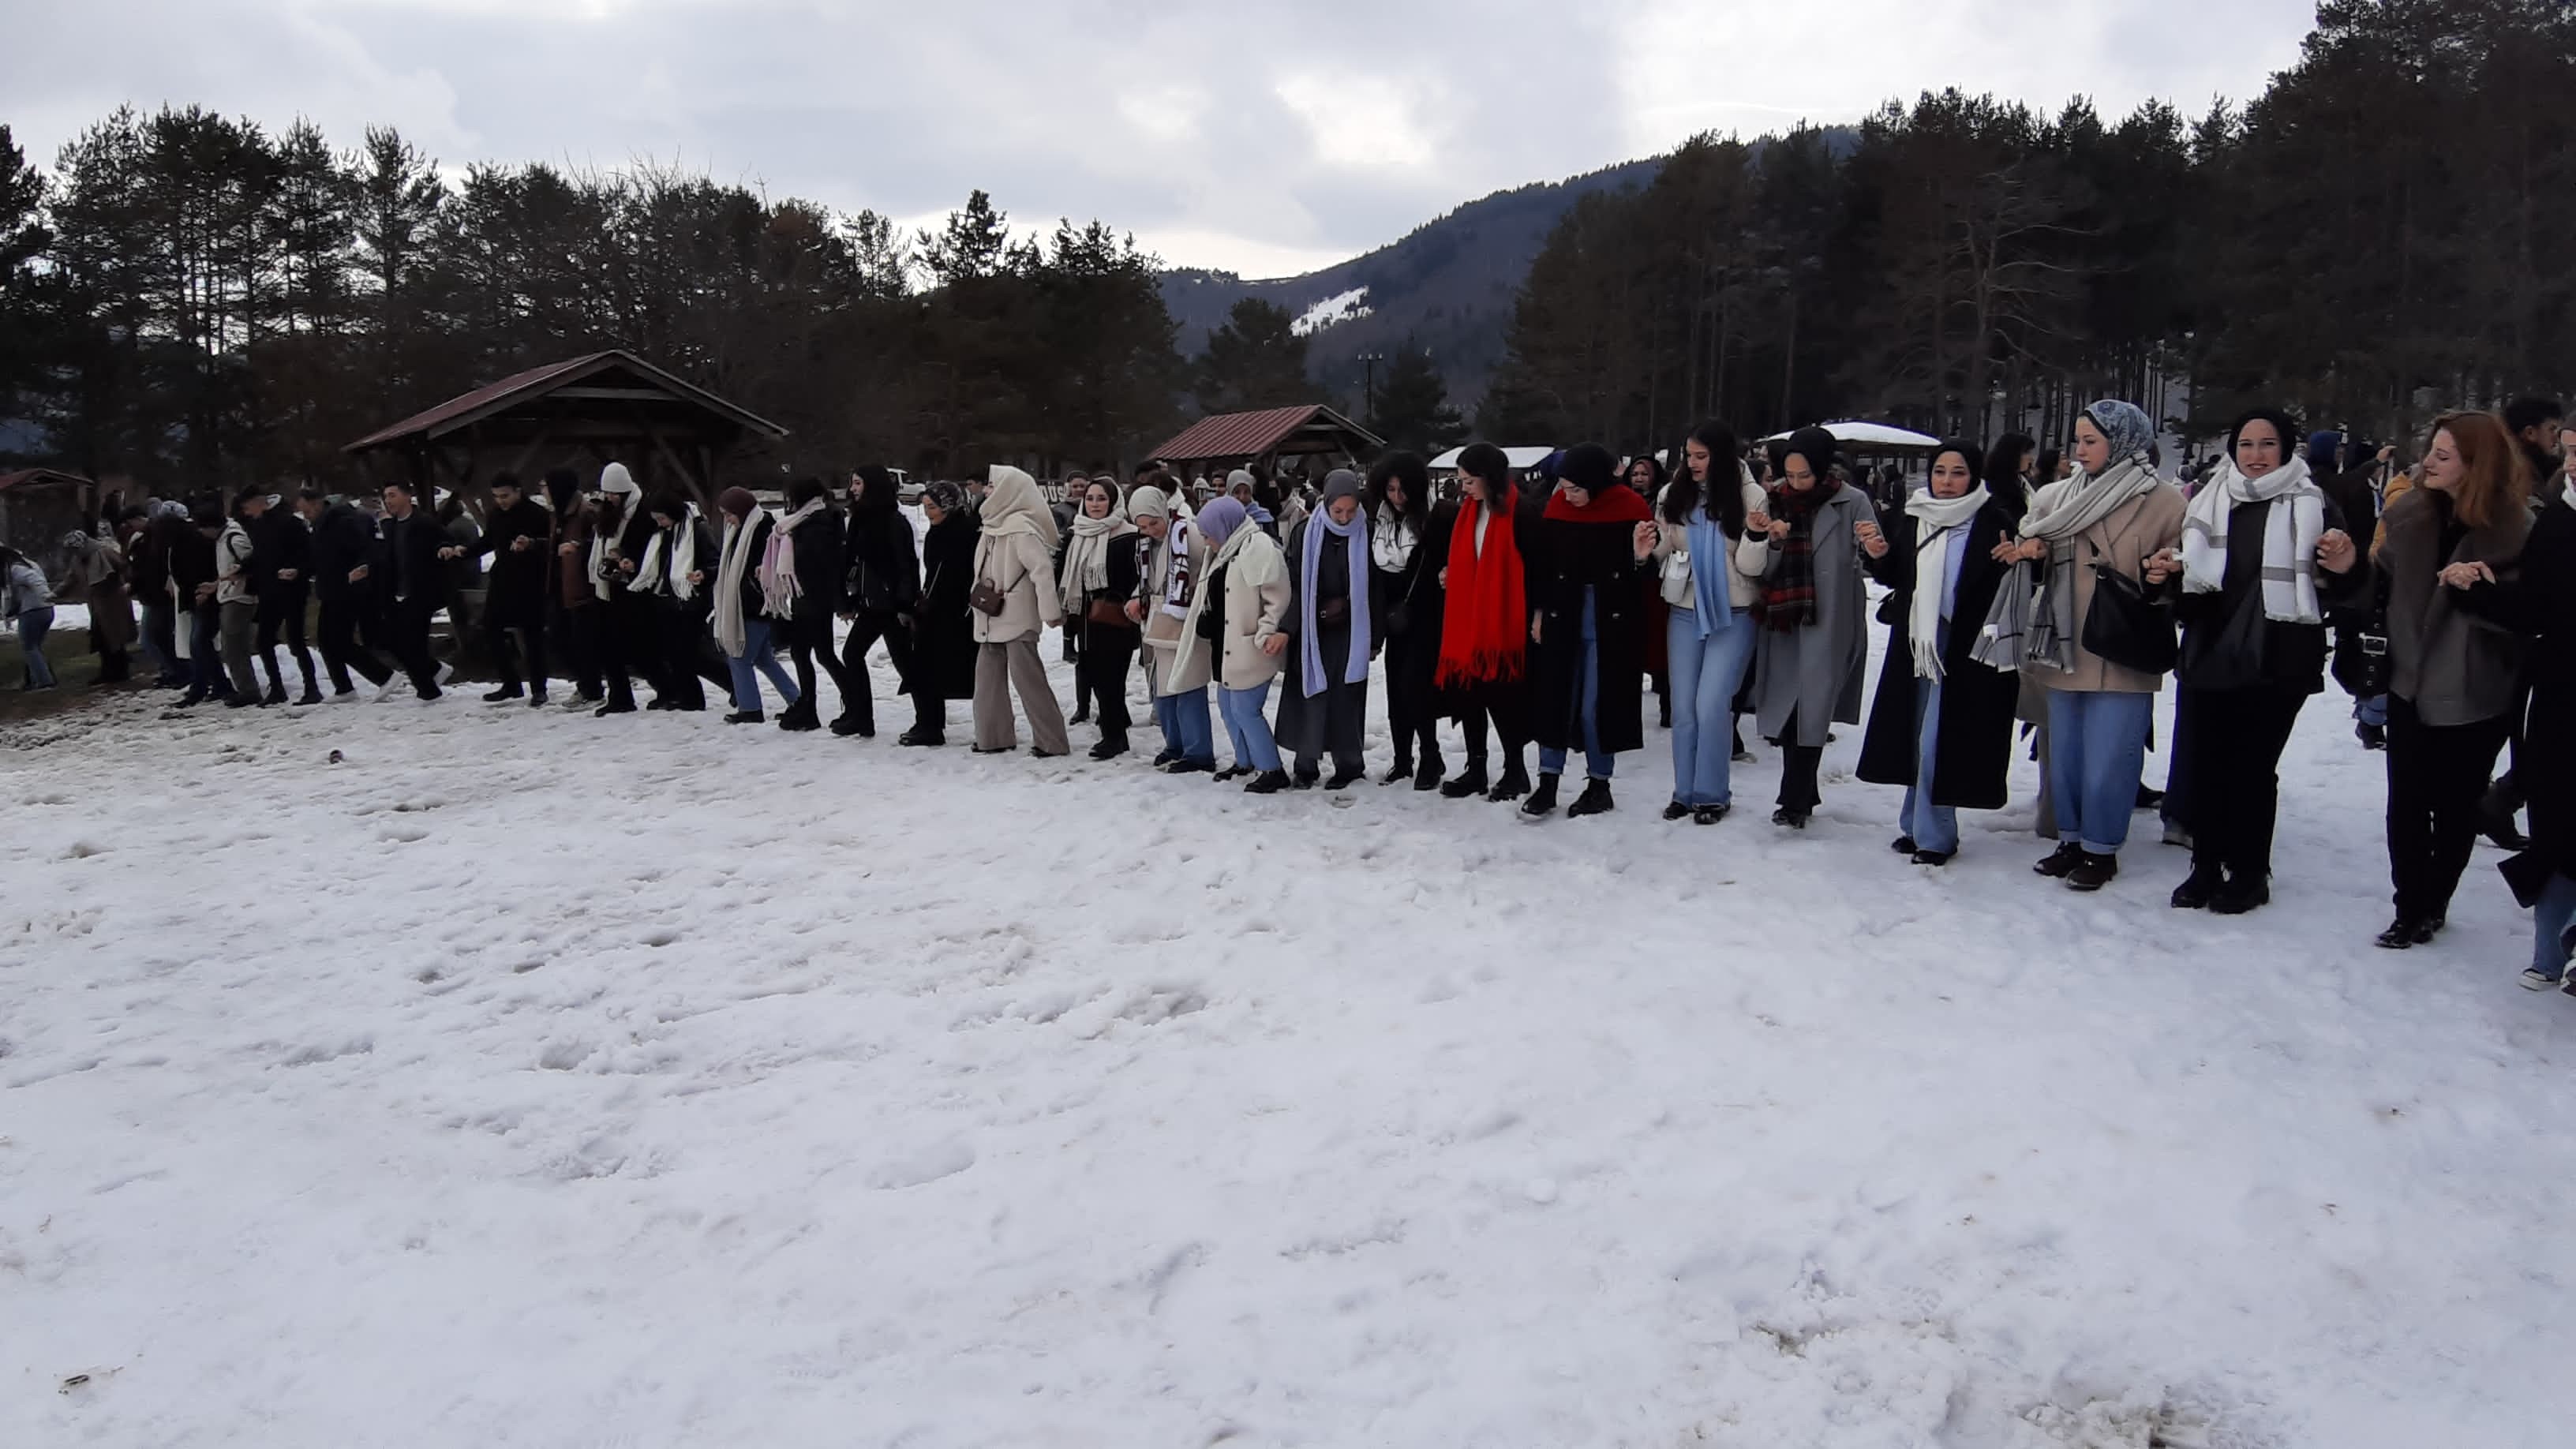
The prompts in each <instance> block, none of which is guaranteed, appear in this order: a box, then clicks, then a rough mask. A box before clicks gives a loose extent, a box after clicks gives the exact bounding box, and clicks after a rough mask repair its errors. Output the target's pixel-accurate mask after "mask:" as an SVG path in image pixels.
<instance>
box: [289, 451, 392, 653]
mask: <svg viewBox="0 0 2576 1449" xmlns="http://www.w3.org/2000/svg"><path fill="white" fill-rule="evenodd" d="M295 511H296V512H298V513H300V514H302V515H304V523H305V527H306V528H307V529H308V530H310V532H309V534H308V535H307V538H308V548H307V550H306V554H305V559H306V567H307V568H308V569H309V570H311V575H312V582H313V596H314V598H315V599H316V600H317V601H319V603H320V604H321V618H320V620H319V621H318V628H317V636H318V637H317V642H318V643H319V644H320V646H321V650H322V667H323V669H324V670H326V671H327V672H328V673H329V674H330V676H331V694H332V697H333V698H345V697H347V696H348V695H350V694H352V693H354V692H355V686H353V685H351V684H350V683H349V671H350V670H352V669H354V670H356V671H358V674H359V676H360V677H361V678H363V679H365V680H366V681H367V682H368V683H369V684H372V685H374V686H375V687H376V688H378V689H382V688H384V687H385V682H386V681H387V680H390V679H392V678H393V677H394V672H393V671H392V670H391V669H388V668H386V667H385V662H384V661H383V660H382V659H379V658H377V657H376V651H375V650H374V648H372V647H370V646H372V645H373V644H374V643H375V640H376V632H377V625H376V622H375V618H374V604H375V594H376V590H375V585H374V583H373V581H372V579H371V577H370V575H371V573H372V569H371V568H370V565H372V564H374V563H375V561H376V530H375V525H373V524H371V523H369V522H368V521H367V516H366V515H365V514H363V513H360V512H359V511H358V510H357V509H356V508H354V507H352V506H351V505H349V504H347V503H334V502H332V501H331V499H330V496H329V495H327V494H325V493H324V492H323V491H322V490H321V489H319V488H307V489H305V490H304V491H303V492H302V493H300V494H298V495H296V499H295ZM361 628H364V629H365V630H366V632H367V643H366V645H361V644H360V643H359V642H358V631H359V630H360V629H361Z"/></svg>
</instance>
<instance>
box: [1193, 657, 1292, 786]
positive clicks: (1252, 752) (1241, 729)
mask: <svg viewBox="0 0 2576 1449" xmlns="http://www.w3.org/2000/svg"><path fill="white" fill-rule="evenodd" d="M1270 684H1271V681H1269V680H1267V679H1265V680H1263V681H1261V687H1260V688H1258V689H1228V688H1226V687H1225V686H1224V685H1221V684H1220V685H1218V686H1217V690H1216V707H1217V712H1218V713H1220V714H1222V715H1224V716H1225V732H1226V735H1227V737H1228V738H1230V739H1231V740H1233V742H1234V763H1235V765H1236V767H1237V768H1250V769H1255V770H1259V771H1260V772H1261V773H1263V774H1265V775H1266V774H1269V773H1270V772H1271V771H1273V770H1276V769H1278V768H1279V742H1278V741H1277V740H1276V739H1274V738H1272V737H1271V734H1270V721H1269V719H1268V718H1266V717H1265V716H1264V715H1263V713H1262V710H1263V708H1264V707H1265V706H1267V705H1268V704H1269V703H1270ZM1208 749H1209V752H1210V753H1211V754H1213V753H1214V752H1215V749H1216V746H1215V745H1214V744H1213V743H1211V744H1210V745H1209V746H1208Z"/></svg>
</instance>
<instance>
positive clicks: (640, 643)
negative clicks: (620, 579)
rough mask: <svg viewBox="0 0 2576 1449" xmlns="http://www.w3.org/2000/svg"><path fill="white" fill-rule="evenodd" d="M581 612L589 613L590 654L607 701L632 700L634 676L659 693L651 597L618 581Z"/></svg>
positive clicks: (660, 687)
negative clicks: (597, 602) (592, 649)
mask: <svg viewBox="0 0 2576 1449" xmlns="http://www.w3.org/2000/svg"><path fill="white" fill-rule="evenodd" d="M582 612H584V613H586V614H589V615H591V616H592V617H591V619H590V621H589V622H590V631H591V638H592V640H593V641H594V642H595V643H596V645H597V650H596V653H595V654H594V656H593V657H595V658H596V659H598V661H599V674H600V679H601V682H602V683H603V684H604V685H605V686H606V688H607V692H608V702H609V703H611V704H633V703H634V702H635V680H636V679H637V678H638V677H641V678H642V679H643V681H644V682H645V683H646V684H649V685H651V686H652V687H653V691H654V693H656V694H659V693H660V692H661V690H662V665H661V657H662V656H661V651H660V648H659V645H658V642H657V641H658V637H659V636H658V635H656V634H655V633H654V620H653V601H652V600H651V599H648V598H646V597H644V596H643V595H642V594H638V593H634V592H631V591H630V590H628V589H627V588H626V587H625V586H624V585H623V584H620V585H618V586H616V587H614V588H611V589H610V590H609V591H608V598H607V599H606V600H604V601H602V603H601V604H600V606H599V607H598V608H595V609H586V610H583V611H582Z"/></svg>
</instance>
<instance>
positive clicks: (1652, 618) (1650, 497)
mask: <svg viewBox="0 0 2576 1449" xmlns="http://www.w3.org/2000/svg"><path fill="white" fill-rule="evenodd" d="M1625 476H1626V477H1627V480H1628V487H1629V488H1630V489H1632V490H1633V491H1634V492H1635V493H1636V495H1637V496H1638V497H1640V498H1643V499H1645V500H1646V503H1647V506H1648V507H1649V508H1651V507H1652V506H1653V505H1654V502H1655V500H1656V499H1658V498H1661V497H1663V496H1664V485H1665V484H1666V483H1668V482H1670V481H1671V479H1672V475H1671V474H1669V473H1667V472H1665V471H1664V460H1663V459H1661V458H1658V457H1656V456H1655V455H1654V454H1652V453H1639V454H1638V455H1637V456H1636V457H1633V458H1631V459H1629V460H1628V466H1627V468H1626V470H1625ZM1644 609H1645V612H1644V613H1643V614H1642V615H1641V616H1640V617H1641V618H1642V619H1643V621H1644V623H1645V629H1646V682H1647V683H1649V684H1652V685H1653V686H1654V687H1655V722H1656V723H1657V724H1658V725H1660V726H1661V727H1663V728H1665V729H1671V728H1672V727H1673V675H1672V651H1671V649H1670V648H1669V647H1668V645H1667V641H1666V640H1665V638H1664V635H1665V633H1666V628H1665V625H1666V619H1665V615H1666V614H1667V613H1669V612H1670V608H1669V606H1668V605H1666V604H1665V602H1664V598H1663V592H1662V590H1660V589H1658V588H1656V587H1655V584H1654V580H1652V579H1648V580H1646V581H1645V603H1644ZM1667 813H1668V816H1669V812H1667Z"/></svg>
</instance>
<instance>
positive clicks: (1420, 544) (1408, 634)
mask: <svg viewBox="0 0 2576 1449" xmlns="http://www.w3.org/2000/svg"><path fill="white" fill-rule="evenodd" d="M1415 525H1416V527H1418V528H1419V529H1420V530H1421V534H1422V536H1421V537H1420V538H1419V539H1418V540H1416V541H1415V543H1414V545H1413V557H1412V558H1411V559H1410V560H1408V561H1407V562H1406V564H1405V566H1404V567H1403V568H1402V569H1397V570H1388V569H1382V568H1379V567H1378V566H1377V551H1376V548H1375V546H1374V542H1373V541H1374V539H1375V537H1376V525H1375V524H1374V523H1372V524H1371V525H1370V537H1371V539H1372V546H1371V548H1370V551H1369V617H1370V618H1372V619H1374V620H1376V621H1377V626H1378V631H1379V643H1380V644H1381V645H1383V646H1384V649H1385V653H1386V672H1387V675H1388V676H1389V678H1393V677H1395V676H1397V675H1398V674H1399V673H1400V674H1402V675H1404V676H1407V677H1410V678H1413V679H1414V680H1415V681H1416V682H1417V683H1418V684H1419V686H1420V687H1421V688H1422V689H1424V690H1429V689H1430V688H1431V687H1432V678H1433V675H1434V674H1435V673H1436V672H1437V671H1438V668H1439V664H1440V625H1441V620H1442V617H1443V615H1444V613H1445V611H1446V604H1447V601H1448V595H1447V593H1446V591H1444V590H1443V589H1442V588H1441V586H1440V571H1441V569H1443V568H1445V567H1447V566H1448V563H1449V535H1450V533H1451V532H1452V531H1453V530H1454V529H1456V527H1457V526H1458V510H1457V508H1456V507H1455V506H1454V505H1451V506H1448V507H1446V508H1445V509H1441V510H1434V511H1433V512H1432V513H1431V514H1429V515H1428V516H1427V517H1424V518H1421V519H1417V520H1415ZM1398 613H1402V614H1403V615H1404V628H1402V629H1401V630H1399V629H1397V628H1396V627H1395V625H1394V619H1395V616H1396V615H1397V614H1398Z"/></svg>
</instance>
